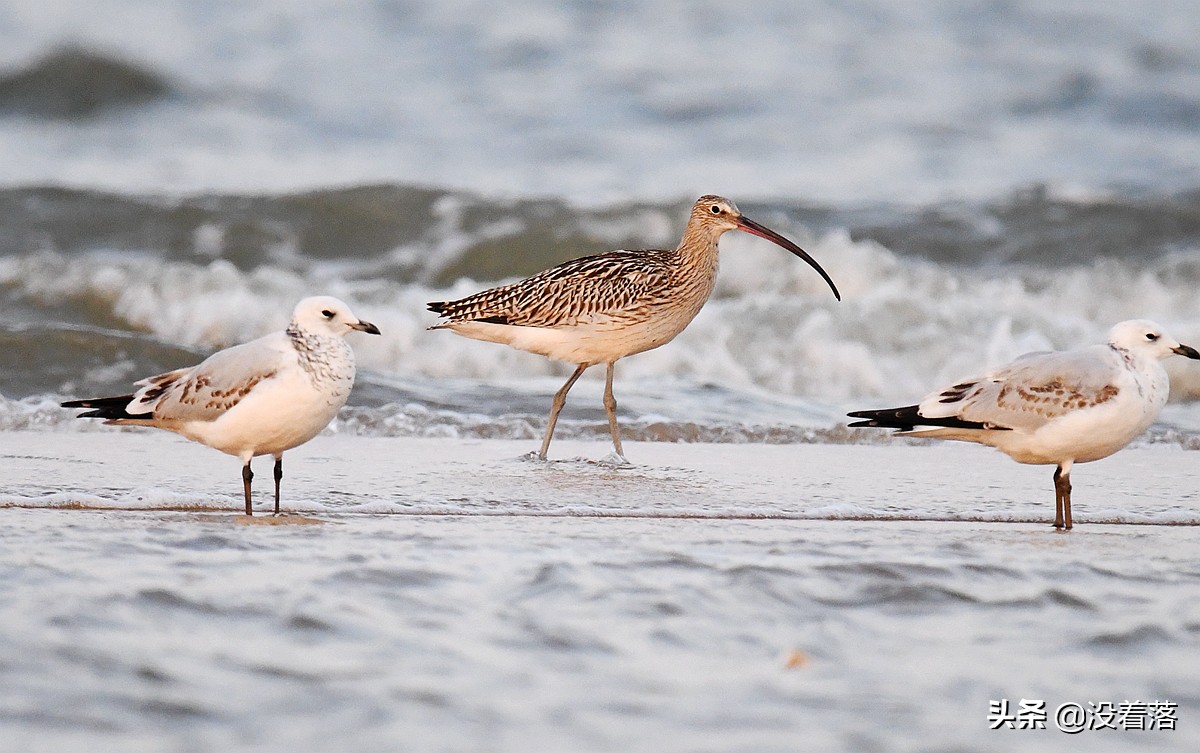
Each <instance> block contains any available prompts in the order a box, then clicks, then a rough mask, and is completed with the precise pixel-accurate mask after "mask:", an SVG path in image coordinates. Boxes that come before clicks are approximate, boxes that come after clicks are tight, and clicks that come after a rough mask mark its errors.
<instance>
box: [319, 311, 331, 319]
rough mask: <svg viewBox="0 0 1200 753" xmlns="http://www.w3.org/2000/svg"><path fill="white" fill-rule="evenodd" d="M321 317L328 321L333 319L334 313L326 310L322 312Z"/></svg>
mask: <svg viewBox="0 0 1200 753" xmlns="http://www.w3.org/2000/svg"><path fill="white" fill-rule="evenodd" d="M321 316H323V317H325V318H326V319H332V318H333V312H332V311H330V310H329V309H325V310H324V311H322V312H321Z"/></svg>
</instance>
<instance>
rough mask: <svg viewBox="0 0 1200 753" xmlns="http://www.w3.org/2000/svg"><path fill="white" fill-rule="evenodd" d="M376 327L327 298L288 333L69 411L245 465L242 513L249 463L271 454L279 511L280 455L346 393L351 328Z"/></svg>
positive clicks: (299, 314)
mask: <svg viewBox="0 0 1200 753" xmlns="http://www.w3.org/2000/svg"><path fill="white" fill-rule="evenodd" d="M355 330H357V331H359V332H366V333H368V334H372V335H378V334H379V328H378V327H376V326H375V325H374V324H371V323H370V322H364V321H362V320H360V319H359V318H358V317H356V316H354V314H352V313H351V312H350V307H349V306H347V305H346V304H345V303H342V302H341V301H339V300H338V299H336V298H332V297H330V296H314V297H312V298H305V299H304V300H302V301H300V302H299V303H298V304H296V308H295V310H294V311H293V312H292V321H291V324H289V325H288V328H287V329H286V330H283V331H282V332H274V333H272V334H269V335H266V336H264V337H260V338H258V339H257V340H252V341H250V342H248V343H243V344H241V345H235V346H233V347H231V348H226V349H225V350H221V351H218V352H216V353H213V354H212V355H211V356H209V357H208V358H206V359H204V360H203V361H202V362H200V363H199V364H197V365H196V366H192V367H189V368H185V369H177V370H175V371H168V372H167V373H165V374H159V375H158V376H152V377H148V378H146V379H143V380H141V381H139V382H135V385H137V386H139V387H141V389H139V390H138V391H137V392H135V393H133V394H130V395H121V396H119V397H102V398H96V399H90V400H71V401H68V402H65V403H63V404H62V405H63V407H64V408H91V409H92V410H90V411H88V412H87V413H81V414H79V416H78V418H103V419H106V420H105V422H104V423H106V424H121V425H132V426H153V427H155V428H158V429H166V430H167V431H173V432H175V433H177V434H181V435H183V436H185V437H187V438H188V439H191V440H193V441H195V442H199V443H200V444H202V445H206V446H208V447H212V448H213V449H216V450H220V451H221V452H224V453H228V454H230V455H236V456H237V457H238V458H240V459H241V461H242V489H243V492H244V494H245V497H246V514H247V515H253V514H254V512H253V510H252V508H251V506H250V481H251V479H253V478H254V474H253V473H252V472H251V471H250V461H251V459H253V458H255V457H258V456H259V455H274V456H275V514H276V515H278V514H279V485H280V481H282V480H283V453H284V452H286V451H287V450H290V449H292V448H293V447H299V446H300V445H302V444H304V443H305V442H307V441H308V440H310V439H312V438H313V437H315V436H316V435H317V434H319V433H320V432H321V430H322V429H324V428H325V427H326V426H327V425H329V422H330V421H332V420H333V417H334V416H335V415H336V414H337V412H338V409H339V408H341V407H342V405H344V404H345V403H346V398H347V397H349V396H350V388H351V387H352V386H353V385H354V351H352V350H351V349H350V346H349V344H347V343H346V341H345V339H344V336H345V335H346V334H348V333H350V332H351V331H355Z"/></svg>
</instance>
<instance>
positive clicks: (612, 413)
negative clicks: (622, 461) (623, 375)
mask: <svg viewBox="0 0 1200 753" xmlns="http://www.w3.org/2000/svg"><path fill="white" fill-rule="evenodd" d="M616 366H617V362H616V361H609V362H608V374H607V375H606V376H605V378H604V410H605V411H607V412H608V430H609V431H610V432H612V439H613V449H614V450H616V451H617V454H618V455H620V456H621V457H625V452H624V451H623V450H622V449H621V429H620V427H619V426H617V399H616V398H615V397H613V392H612V383H613V372H614V371H615V370H616Z"/></svg>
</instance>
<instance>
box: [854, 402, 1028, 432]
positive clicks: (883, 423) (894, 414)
mask: <svg viewBox="0 0 1200 753" xmlns="http://www.w3.org/2000/svg"><path fill="white" fill-rule="evenodd" d="M920 408H921V407H920V406H919V405H906V406H904V407H903V408H884V409H883V410H856V411H854V412H853V413H847V414H846V415H847V416H849V417H850V418H865V419H866V420H865V421H855V422H854V423H852V424H850V427H851V428H858V427H863V426H873V427H878V428H881V429H899V430H900V431H912V430H913V429H915V428H916V427H918V426H946V427H949V428H951V429H999V428H1004V427H999V426H988V425H987V424H984V423H980V422H979V421H964V420H963V419H961V418H957V417H955V416H943V417H940V418H928V417H926V416H922V415H921V409H920Z"/></svg>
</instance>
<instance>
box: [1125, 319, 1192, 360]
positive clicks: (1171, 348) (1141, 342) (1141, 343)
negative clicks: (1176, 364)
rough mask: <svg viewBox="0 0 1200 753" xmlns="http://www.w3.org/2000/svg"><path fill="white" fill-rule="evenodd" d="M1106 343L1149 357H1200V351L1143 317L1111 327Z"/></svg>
mask: <svg viewBox="0 0 1200 753" xmlns="http://www.w3.org/2000/svg"><path fill="white" fill-rule="evenodd" d="M1108 344H1109V345H1112V346H1113V347H1114V348H1119V349H1121V350H1127V351H1129V352H1130V353H1137V354H1140V355H1144V356H1148V357H1150V358H1159V359H1161V358H1167V357H1169V356H1186V357H1188V358H1196V359H1200V351H1197V350H1196V349H1195V348H1193V347H1191V346H1188V345H1182V344H1180V342H1179V341H1178V340H1176V339H1175V338H1173V337H1171V336H1170V335H1168V334H1167V333H1166V332H1163V329H1162V327H1160V326H1158V325H1157V324H1155V323H1154V322H1151V321H1147V320H1145V319H1131V320H1129V321H1127V322H1121V323H1120V324H1118V325H1116V326H1115V327H1113V328H1112V329H1111V330H1110V331H1109V333H1108Z"/></svg>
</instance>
